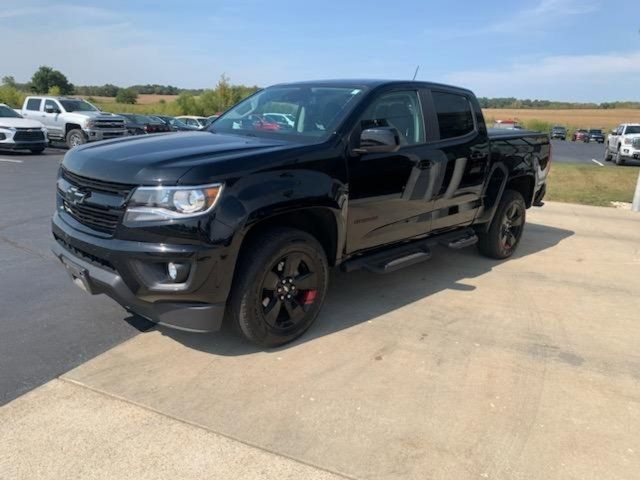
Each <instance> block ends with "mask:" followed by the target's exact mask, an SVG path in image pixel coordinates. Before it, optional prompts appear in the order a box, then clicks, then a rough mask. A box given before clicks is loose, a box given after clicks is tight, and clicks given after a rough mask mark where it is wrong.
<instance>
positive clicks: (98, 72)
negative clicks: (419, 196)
mask: <svg viewBox="0 0 640 480" xmlns="http://www.w3.org/2000/svg"><path fill="white" fill-rule="evenodd" d="M613 4H614V2H611V1H604V0H529V1H520V0H511V1H509V0H506V1H505V0H502V1H489V0H486V1H477V0H454V1H443V0H437V1H436V0H434V1H431V0H425V1H420V0H395V1H392V2H389V1H386V2H377V1H358V2H356V1H349V0H342V1H337V0H320V1H318V2H308V1H302V0H298V1H291V0H267V1H265V0H228V1H227V0H209V1H199V0H193V1H190V0H180V1H175V0H173V1H163V0H154V1H147V0H140V1H135V0H103V1H100V2H91V1H83V2H73V1H60V2H58V1H56V0H49V1H46V0H0V45H3V53H2V56H1V57H0V76H2V75H13V76H15V78H16V79H17V80H18V81H27V80H28V79H29V78H30V76H31V75H32V74H33V72H34V71H35V70H36V68H37V67H38V66H39V65H50V66H53V67H54V68H58V69H60V70H61V71H62V72H63V73H65V74H66V75H67V76H68V77H69V79H70V80H71V81H72V82H73V83H76V84H100V85H101V84H104V83H114V84H116V85H121V86H126V85H130V84H136V83H162V84H172V85H177V86H179V87H185V88H202V87H210V86H213V85H215V83H216V81H217V79H218V78H219V76H220V74H222V73H226V74H227V75H228V76H229V77H231V81H232V82H237V83H245V84H257V85H260V86H266V85H269V84H273V83H278V82H284V81H293V80H308V79H320V78H363V77H375V78H411V77H412V75H413V72H414V70H415V68H416V65H418V64H419V65H420V72H419V74H418V78H419V79H422V80H432V81H439V82H445V83H453V84H456V85H461V86H465V87H468V88H471V89H473V90H474V91H475V92H476V94H478V95H482V96H504V97H506V96H515V97H518V98H541V99H551V100H571V101H597V102H600V101H610V100H636V101H637V100H640V17H639V16H638V15H637V13H636V12H637V8H638V1H637V0H619V1H617V2H615V8H613V7H612V5H613Z"/></svg>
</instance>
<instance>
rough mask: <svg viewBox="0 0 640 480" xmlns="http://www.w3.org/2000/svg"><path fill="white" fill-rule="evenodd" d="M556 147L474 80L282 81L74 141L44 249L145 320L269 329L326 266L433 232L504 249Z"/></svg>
mask: <svg viewBox="0 0 640 480" xmlns="http://www.w3.org/2000/svg"><path fill="white" fill-rule="evenodd" d="M265 113H269V114H273V113H282V114H283V115H291V116H292V117H293V119H294V120H293V123H292V124H290V123H288V122H280V123H274V122H269V121H266V120H265V119H264V118H263V115H264V114H265ZM273 125H276V127H274V126H273ZM550 161H551V149H550V143H549V137H548V136H547V135H545V134H541V133H537V132H528V131H523V130H501V131H495V132H493V131H492V132H488V131H487V128H486V126H485V122H484V119H483V116H482V112H481V110H480V106H479V104H478V102H477V100H476V98H475V96H474V95H473V93H472V92H470V91H469V90H465V89H461V88H455V87H450V86H445V85H439V84H433V83H425V82H405V81H374V80H367V81H322V82H305V83H294V84H283V85H276V86H273V87H269V88H266V89H264V90H261V91H258V92H257V93H255V94H254V95H252V96H250V97H248V98H247V99H245V100H243V101H242V102H240V103H239V104H237V105H236V106H235V107H232V108H231V109H230V110H228V111H227V112H225V113H223V114H222V115H221V116H220V118H218V119H217V120H216V121H214V122H213V124H212V125H211V126H210V127H209V128H208V130H206V131H200V132H181V133H169V134H153V135H145V136H144V137H130V138H126V139H118V140H109V141H106V142H102V143H100V144H94V145H91V144H87V145H83V146H81V147H78V148H75V149H72V150H70V151H69V152H68V153H67V154H66V156H65V158H64V160H63V162H62V165H61V168H60V171H59V177H58V180H57V208H56V211H55V213H54V215H53V220H52V229H53V236H54V238H55V242H54V244H53V251H54V253H55V255H56V256H57V257H58V259H59V260H60V261H61V262H62V264H63V265H64V267H65V268H66V269H67V271H68V273H69V274H70V276H71V278H72V279H73V281H74V282H75V283H76V284H77V285H78V286H79V287H81V288H83V289H84V290H86V291H88V292H90V293H93V294H99V293H105V294H107V295H109V296H111V297H112V298H114V299H115V300H116V301H118V302H119V303H120V304H121V305H122V306H123V307H124V308H125V309H127V310H129V311H131V312H134V313H136V314H138V315H141V316H143V317H145V318H147V319H149V320H151V321H153V322H156V323H159V324H162V325H167V326H171V327H175V328H178V329H182V330H188V331H214V330H217V329H219V328H220V326H221V323H222V321H223V318H227V321H229V322H232V323H233V325H234V326H235V327H236V329H237V330H238V331H239V332H240V333H241V334H242V335H244V336H245V337H246V338H247V339H249V340H250V341H252V342H254V343H256V344H259V345H262V346H267V347H272V346H276V345H281V344H284V343H286V342H289V341H291V340H293V339H295V338H297V337H298V336H300V335H301V334H302V333H304V332H305V331H306V330H307V329H308V328H309V327H310V326H311V324H312V323H313V321H314V320H315V318H316V317H317V315H318V312H319V311H320V308H321V306H322V304H323V301H324V299H325V295H326V292H327V285H328V282H329V268H330V267H333V266H340V267H341V268H342V269H343V270H345V271H351V270H355V269H358V268H364V269H366V270H369V271H371V272H376V273H385V272H390V271H393V270H396V269H398V268H401V267H404V266H407V265H413V264H416V263H418V262H422V261H424V260H427V259H428V258H429V257H430V255H431V250H430V247H432V246H433V245H435V244H440V245H445V246H447V247H450V248H454V249H456V248H462V247H466V246H470V245H474V244H477V247H478V249H479V251H480V252H481V253H483V254H485V255H487V256H489V257H492V258H497V259H504V258H507V257H509V256H511V255H512V254H513V253H514V251H515V249H516V247H517V245H518V243H519V241H520V238H521V236H522V233H523V229H524V225H525V215H526V210H527V209H528V208H529V207H531V206H533V205H537V206H539V205H542V198H543V196H544V194H545V185H546V177H547V173H548V171H549V168H550Z"/></svg>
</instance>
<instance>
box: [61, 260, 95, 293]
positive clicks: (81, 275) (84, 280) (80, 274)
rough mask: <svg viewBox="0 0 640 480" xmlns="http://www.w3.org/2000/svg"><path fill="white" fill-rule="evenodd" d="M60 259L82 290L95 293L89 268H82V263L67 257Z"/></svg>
mask: <svg viewBox="0 0 640 480" xmlns="http://www.w3.org/2000/svg"><path fill="white" fill-rule="evenodd" d="M60 261H61V262H62V264H63V265H64V268H65V270H66V271H67V273H68V274H69V276H70V277H71V280H72V281H73V283H74V284H75V285H76V286H77V287H78V288H80V289H81V290H84V291H85V292H87V293H90V294H93V288H92V286H91V280H90V277H89V272H88V271H87V269H86V268H82V267H81V266H80V265H78V264H76V263H74V262H72V261H71V260H69V259H68V258H65V257H61V258H60Z"/></svg>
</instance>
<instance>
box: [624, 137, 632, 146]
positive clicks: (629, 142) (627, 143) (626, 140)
mask: <svg viewBox="0 0 640 480" xmlns="http://www.w3.org/2000/svg"><path fill="white" fill-rule="evenodd" d="M631 142H633V138H625V139H624V144H625V145H631Z"/></svg>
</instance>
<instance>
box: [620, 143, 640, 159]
mask: <svg viewBox="0 0 640 480" xmlns="http://www.w3.org/2000/svg"><path fill="white" fill-rule="evenodd" d="M620 153H621V154H622V156H623V157H627V158H635V159H636V160H638V159H640V149H638V148H634V147H633V146H631V145H623V146H622V147H621V148H620Z"/></svg>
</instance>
